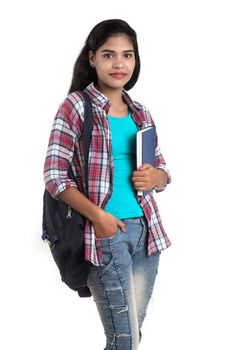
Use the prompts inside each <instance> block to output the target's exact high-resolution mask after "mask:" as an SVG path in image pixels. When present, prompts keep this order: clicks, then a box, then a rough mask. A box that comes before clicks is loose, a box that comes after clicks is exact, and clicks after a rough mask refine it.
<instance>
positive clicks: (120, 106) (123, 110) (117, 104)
mask: <svg viewBox="0 0 234 350" xmlns="http://www.w3.org/2000/svg"><path fill="white" fill-rule="evenodd" d="M97 89H98V90H99V91H100V92H101V93H102V94H103V95H105V96H106V97H107V98H108V100H109V102H110V109H109V114H111V115H116V116H120V117H123V116H126V115H127V114H128V106H127V104H126V103H125V102H124V101H123V98H122V92H123V89H106V88H104V87H102V88H99V87H97Z"/></svg>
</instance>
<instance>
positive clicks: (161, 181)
mask: <svg viewBox="0 0 234 350" xmlns="http://www.w3.org/2000/svg"><path fill="white" fill-rule="evenodd" d="M155 171H156V175H157V176H156V184H155V186H154V188H155V190H157V191H160V190H161V189H163V188H164V187H165V186H166V185H167V183H168V174H167V172H166V171H165V170H163V169H161V168H155Z"/></svg>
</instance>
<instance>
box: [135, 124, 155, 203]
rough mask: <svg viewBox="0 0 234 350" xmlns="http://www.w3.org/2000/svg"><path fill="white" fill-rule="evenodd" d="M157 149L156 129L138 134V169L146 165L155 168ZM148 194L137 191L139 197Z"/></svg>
mask: <svg viewBox="0 0 234 350" xmlns="http://www.w3.org/2000/svg"><path fill="white" fill-rule="evenodd" d="M155 149H156V128H155V127H154V126H150V127H148V128H145V129H142V130H139V131H138V132H137V134H136V159H137V164H136V165H137V169H138V168H139V167H140V166H141V165H142V164H145V163H148V164H151V165H153V166H155V165H156V164H155ZM146 193H147V191H146V192H144V193H143V192H142V191H137V194H138V195H139V196H143V194H146Z"/></svg>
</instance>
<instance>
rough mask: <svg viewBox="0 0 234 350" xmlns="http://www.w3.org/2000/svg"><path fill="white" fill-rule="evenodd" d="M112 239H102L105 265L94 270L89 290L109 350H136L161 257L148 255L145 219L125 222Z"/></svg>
mask: <svg viewBox="0 0 234 350" xmlns="http://www.w3.org/2000/svg"><path fill="white" fill-rule="evenodd" d="M121 221H123V222H124V223H125V225H126V232H122V231H121V229H120V228H119V229H118V231H117V232H116V234H115V235H114V236H112V237H110V238H101V239H100V242H101V246H102V249H103V265H102V266H92V267H91V270H90V273H89V277H88V286H89V288H90V290H91V292H92V295H93V297H94V301H95V303H96V305H97V309H98V312H99V315H100V318H101V321H102V324H103V327H104V330H105V335H106V348H105V350H136V349H138V344H139V341H140V336H141V332H140V329H141V327H142V324H143V321H144V318H145V315H146V310H147V306H148V304H149V301H150V298H151V295H152V292H153V287H154V282H155V278H156V275H157V270H158V264H159V255H160V254H156V255H152V256H148V255H147V237H148V231H147V225H146V222H145V219H144V218H143V217H139V218H131V219H122V220H121Z"/></svg>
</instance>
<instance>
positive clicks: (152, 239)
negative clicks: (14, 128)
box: [44, 83, 171, 265]
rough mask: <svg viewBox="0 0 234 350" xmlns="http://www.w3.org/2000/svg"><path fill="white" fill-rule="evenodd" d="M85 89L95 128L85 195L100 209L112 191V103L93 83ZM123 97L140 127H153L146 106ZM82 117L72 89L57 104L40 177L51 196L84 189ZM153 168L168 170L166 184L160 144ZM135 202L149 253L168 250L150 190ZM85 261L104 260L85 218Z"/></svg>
mask: <svg viewBox="0 0 234 350" xmlns="http://www.w3.org/2000/svg"><path fill="white" fill-rule="evenodd" d="M85 91H86V92H88V94H89V96H90V97H91V99H92V105H93V132H92V141H91V145H90V151H89V180H88V181H89V182H88V188H89V199H90V200H91V201H92V202H93V203H94V204H96V205H97V206H99V207H101V208H104V207H105V205H106V204H107V201H108V199H109V198H110V197H111V194H112V190H113V174H114V166H113V156H112V144H111V132H110V127H109V123H108V119H107V115H108V110H109V108H110V103H109V101H108V99H107V97H106V96H105V95H103V94H102V93H100V92H99V91H98V90H97V89H96V88H95V87H94V85H93V83H92V84H90V85H89V86H87V87H86V89H85ZM123 100H124V101H125V103H127V105H128V107H129V108H130V110H131V112H132V118H133V120H134V121H135V123H136V125H137V127H138V129H142V128H145V127H147V126H151V125H154V122H153V120H152V117H151V115H150V112H149V111H148V109H146V108H145V107H144V106H143V105H141V104H139V103H138V102H135V101H132V100H131V98H130V97H129V95H128V94H127V93H126V91H123ZM83 121H84V100H83V97H82V95H81V94H79V92H78V91H77V92H73V93H72V94H70V95H68V96H67V98H66V99H65V100H64V102H63V103H62V104H61V105H60V107H59V109H58V112H57V114H56V116H55V119H54V123H53V127H52V131H51V135H50V139H49V145H48V150H47V155H46V159H45V165H44V181H45V185H46V188H47V189H48V191H49V192H50V193H51V195H52V196H53V197H54V198H57V196H58V195H59V194H60V193H61V192H63V191H64V190H66V189H67V188H69V187H71V186H74V187H77V188H78V189H79V191H81V192H83V193H84V184H85V176H84V151H83V137H82V133H83ZM70 164H71V166H72V170H73V174H74V175H75V177H76V183H75V182H73V181H72V180H71V179H69V177H68V174H67V171H68V166H69V165H70ZM155 166H156V167H157V168H161V169H164V170H165V171H166V172H167V173H168V175H169V180H168V183H169V182H170V174H169V172H168V170H167V168H166V163H165V161H164V158H163V156H162V154H161V152H160V149H159V147H158V145H157V147H156V150H155ZM138 201H139V204H140V206H141V207H142V210H143V212H144V214H145V217H146V219H147V222H148V231H149V236H148V255H152V254H155V253H156V252H159V251H162V250H163V249H166V248H167V247H169V246H170V244H171V243H170V241H169V239H168V237H167V235H166V233H165V231H164V228H163V226H162V222H161V219H160V216H159V212H158V208H157V204H156V202H155V199H154V197H153V191H150V192H149V193H148V194H146V195H145V196H144V197H138ZM85 260H90V261H91V262H92V263H93V264H94V265H101V264H102V249H101V245H100V241H99V240H98V239H97V238H96V237H95V233H94V229H93V226H92V223H91V222H90V221H89V220H88V219H87V220H86V225H85Z"/></svg>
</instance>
